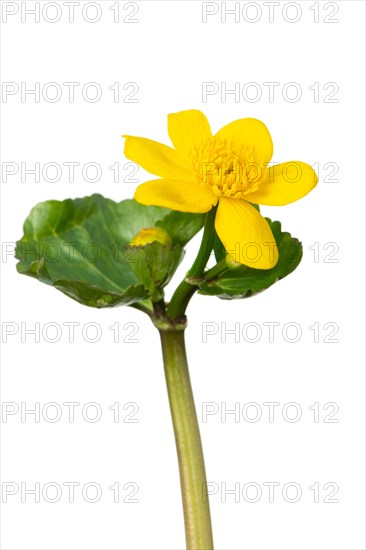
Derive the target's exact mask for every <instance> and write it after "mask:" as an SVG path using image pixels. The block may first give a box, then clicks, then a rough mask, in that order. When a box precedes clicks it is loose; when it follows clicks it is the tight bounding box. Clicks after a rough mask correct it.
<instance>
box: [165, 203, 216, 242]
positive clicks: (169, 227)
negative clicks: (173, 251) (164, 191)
mask: <svg viewBox="0 0 366 550" xmlns="http://www.w3.org/2000/svg"><path fill="white" fill-rule="evenodd" d="M165 210H167V209H165ZM205 217H206V214H190V213H186V212H176V211H175V210H174V211H171V212H170V214H167V215H166V216H165V217H164V218H163V219H162V220H160V221H158V222H157V224H156V225H158V226H159V227H162V228H163V229H165V231H166V232H167V233H169V235H170V236H171V238H172V241H173V244H180V245H181V246H184V245H185V244H187V242H188V241H190V240H191V238H192V237H193V236H194V235H195V234H196V233H198V231H199V230H200V229H201V228H202V227H203V224H204V223H205Z"/></svg>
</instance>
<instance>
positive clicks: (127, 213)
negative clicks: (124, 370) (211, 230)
mask: <svg viewBox="0 0 366 550" xmlns="http://www.w3.org/2000/svg"><path fill="white" fill-rule="evenodd" d="M203 222H204V216H203V215H194V214H184V213H180V212H179V213H178V212H172V211H171V210H169V209H168V208H161V207H158V206H143V205H141V204H139V203H137V202H136V201H134V200H133V199H131V200H125V201H122V202H120V203H116V202H114V201H112V200H110V199H106V198H104V197H102V196H101V195H92V196H90V197H84V198H81V199H74V200H72V199H67V200H64V201H54V200H52V201H46V202H43V203H40V204H38V205H36V206H35V207H34V208H33V209H32V211H31V213H30V214H29V216H28V218H27V219H26V221H25V223H24V236H23V238H22V239H21V240H20V241H18V243H17V247H16V258H17V259H18V260H19V263H18V264H17V270H18V272H19V273H22V274H24V275H29V276H31V277H35V278H37V279H38V280H39V281H41V282H43V283H46V284H49V285H52V286H54V287H55V288H57V289H58V290H60V291H61V292H63V293H64V294H66V295H67V296H69V297H70V298H73V299H74V300H77V301H78V302H80V303H82V304H85V305H88V306H92V307H106V306H115V305H131V304H133V303H136V302H139V301H142V300H146V299H147V298H148V290H147V289H146V288H145V286H144V285H143V284H142V281H140V280H139V278H138V276H137V275H136V273H135V271H134V270H132V269H131V265H130V260H129V255H126V254H125V246H126V245H127V243H129V242H130V241H131V239H132V238H133V237H134V236H135V235H136V233H138V232H139V231H140V230H141V229H142V228H149V227H154V226H156V225H159V226H160V227H163V228H164V229H165V230H166V231H167V232H168V233H170V235H171V238H172V242H173V245H175V246H176V247H181V246H183V245H184V244H186V243H187V242H188V241H189V240H190V239H191V238H192V237H193V236H194V235H195V234H196V233H197V232H198V231H199V230H200V229H201V227H202V225H203ZM179 225H181V230H180V229H179ZM131 261H135V260H131Z"/></svg>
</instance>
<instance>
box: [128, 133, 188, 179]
mask: <svg viewBox="0 0 366 550" xmlns="http://www.w3.org/2000/svg"><path fill="white" fill-rule="evenodd" d="M122 137H124V138H125V139H126V141H125V150H124V153H125V156H126V157H127V158H128V159H130V160H132V161H134V162H137V164H139V165H140V166H142V168H144V169H145V170H147V171H148V172H150V173H151V174H155V175H156V176H161V177H162V178H173V179H179V178H182V179H186V180H189V179H192V176H191V172H189V171H188V170H187V169H186V168H185V166H184V162H185V161H184V158H182V157H181V155H180V154H179V153H178V152H177V151H175V149H172V148H171V147H168V146H167V145H163V144H162V143H158V142H157V141H153V140H151V139H145V138H141V137H135V136H122Z"/></svg>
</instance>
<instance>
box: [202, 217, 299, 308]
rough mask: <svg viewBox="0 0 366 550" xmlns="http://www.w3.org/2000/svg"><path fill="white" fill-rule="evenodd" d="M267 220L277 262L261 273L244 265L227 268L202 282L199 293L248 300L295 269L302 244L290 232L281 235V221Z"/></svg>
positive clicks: (261, 270) (259, 270)
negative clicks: (275, 250)
mask: <svg viewBox="0 0 366 550" xmlns="http://www.w3.org/2000/svg"><path fill="white" fill-rule="evenodd" d="M266 220H267V222H268V223H269V225H270V227H271V230H272V233H273V236H274V238H275V240H276V243H277V247H278V251H279V260H278V262H277V264H276V265H275V267H273V268H272V269H268V270H267V269H266V270H264V269H253V268H251V267H247V266H244V265H243V266H240V267H238V268H237V269H227V270H226V271H225V272H224V273H222V274H221V275H219V276H218V277H217V278H216V279H214V280H212V281H205V282H203V283H201V285H200V290H199V293H200V294H205V295H207V296H218V297H219V298H223V299H228V300H231V299H235V298H249V297H250V296H253V295H255V294H258V293H259V292H262V291H263V290H265V289H266V288H268V287H270V286H271V285H273V284H274V283H276V282H277V281H279V280H280V279H283V278H284V277H286V276H287V275H289V274H290V273H291V272H292V271H294V270H295V269H296V267H297V266H298V265H299V263H300V261H301V258H302V246H301V243H300V242H299V241H298V240H297V239H296V238H294V237H291V235H290V233H284V232H282V231H281V224H280V222H277V221H275V222H272V221H271V220H270V219H268V218H266Z"/></svg>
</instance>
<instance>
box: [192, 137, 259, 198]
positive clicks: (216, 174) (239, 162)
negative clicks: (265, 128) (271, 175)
mask: <svg viewBox="0 0 366 550" xmlns="http://www.w3.org/2000/svg"><path fill="white" fill-rule="evenodd" d="M190 159H191V162H192V168H193V170H194V172H195V174H196V177H197V181H198V182H199V183H201V184H202V185H204V186H208V187H210V188H211V190H212V191H213V192H214V193H215V195H216V196H218V197H221V196H224V197H231V198H236V199H242V198H243V197H245V196H246V195H248V194H249V193H253V192H254V191H256V190H257V189H258V188H259V186H260V184H261V182H262V181H263V180H264V179H265V175H266V171H267V167H266V166H265V165H264V164H263V163H261V162H260V161H259V159H258V157H257V155H256V151H255V149H254V147H253V146H251V145H242V146H241V147H240V149H238V148H237V147H236V148H234V147H233V146H232V144H231V143H230V142H228V141H227V140H223V139H219V138H211V139H208V140H206V141H204V142H202V143H201V144H200V145H199V146H195V147H193V148H192V150H191V153H190Z"/></svg>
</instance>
